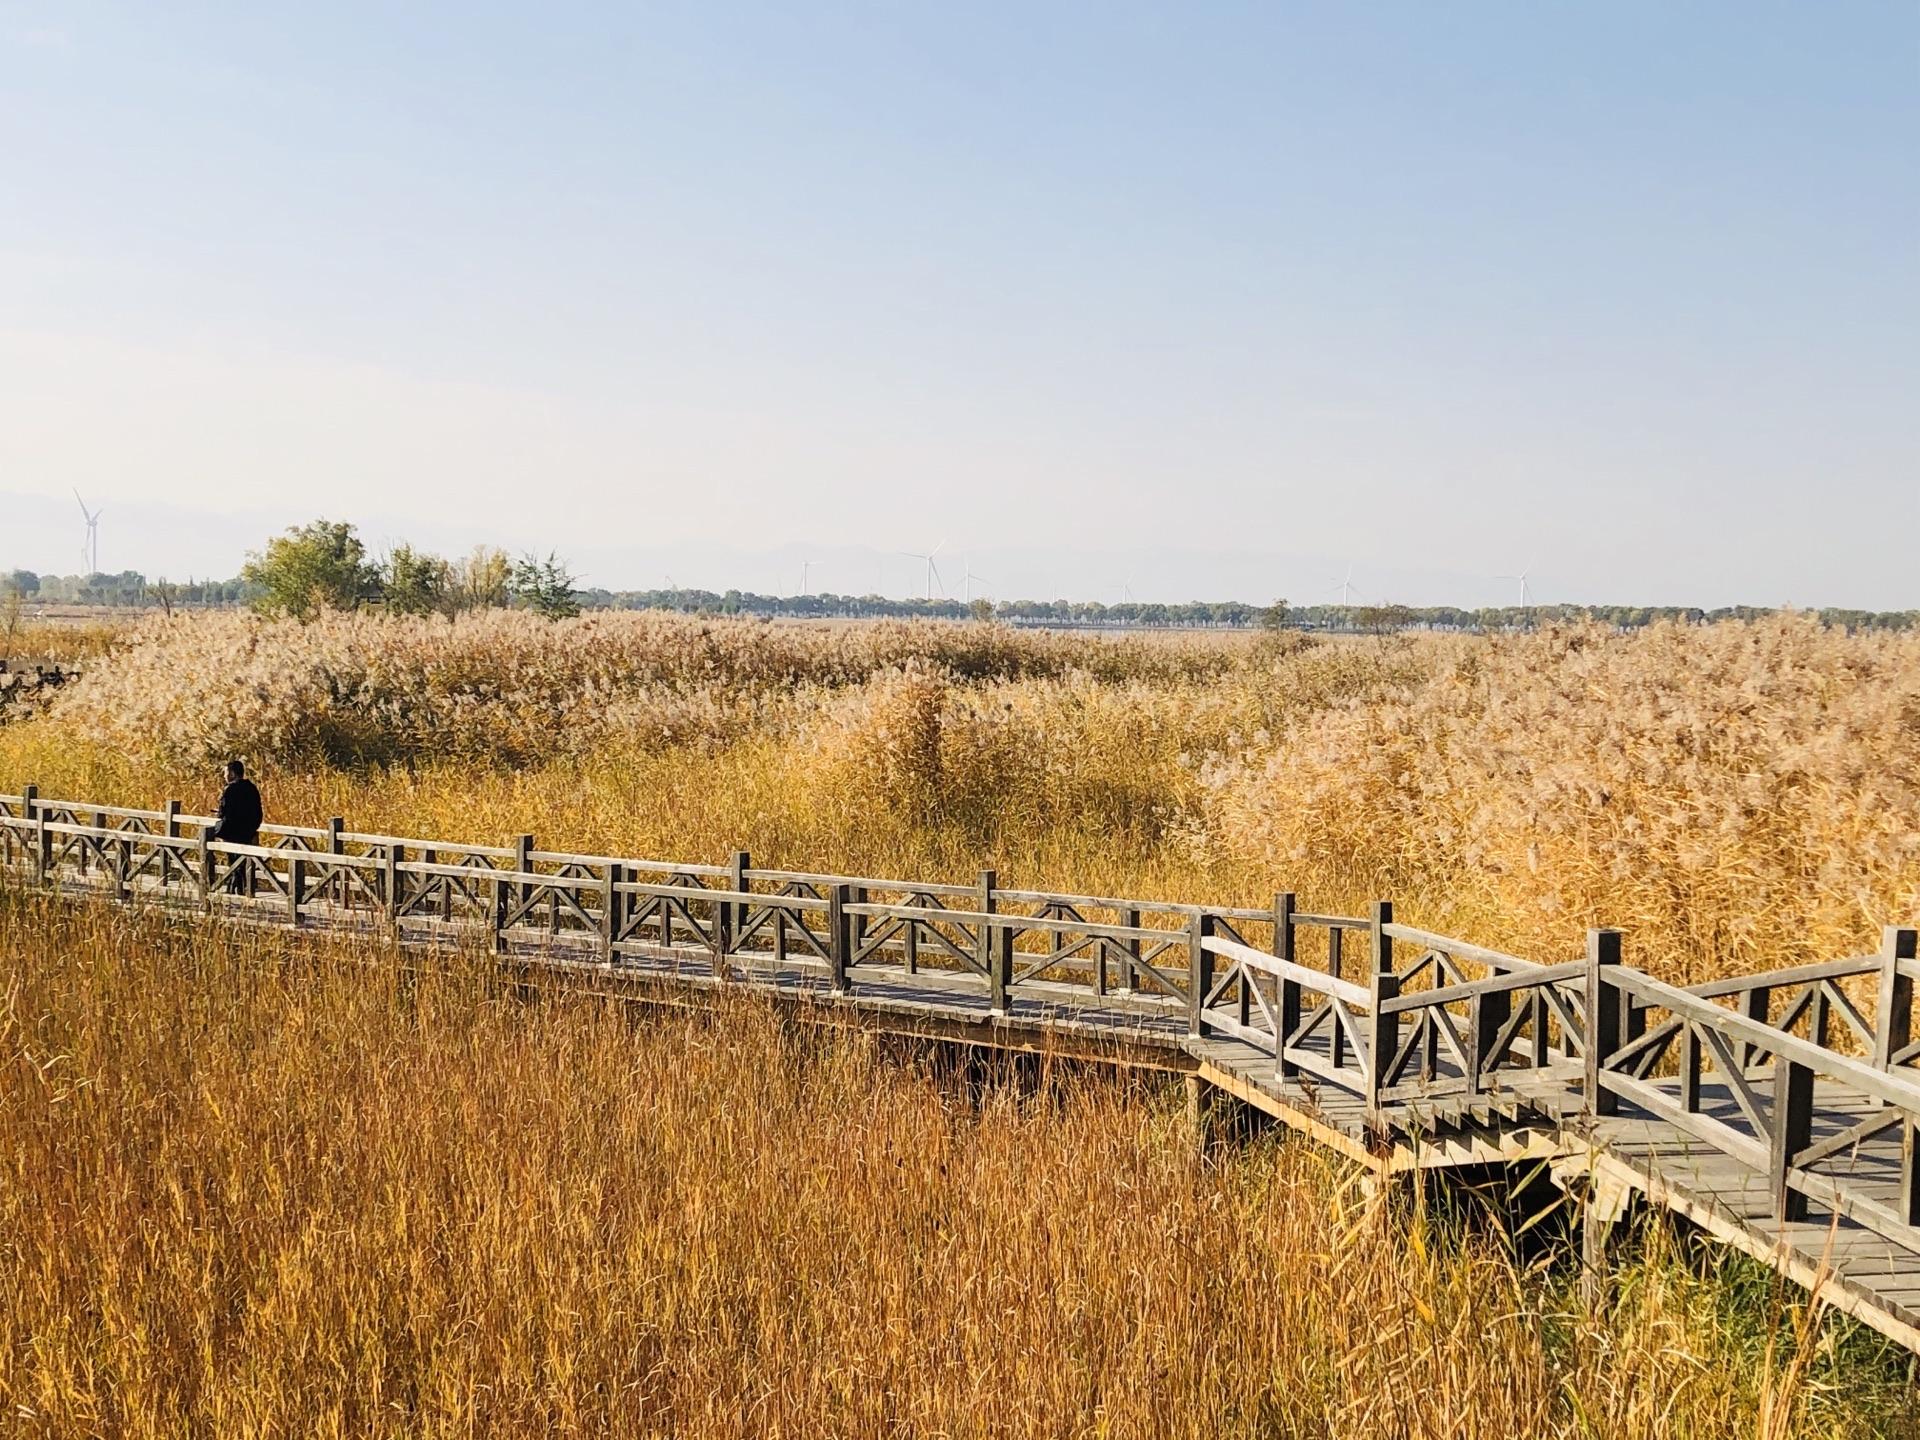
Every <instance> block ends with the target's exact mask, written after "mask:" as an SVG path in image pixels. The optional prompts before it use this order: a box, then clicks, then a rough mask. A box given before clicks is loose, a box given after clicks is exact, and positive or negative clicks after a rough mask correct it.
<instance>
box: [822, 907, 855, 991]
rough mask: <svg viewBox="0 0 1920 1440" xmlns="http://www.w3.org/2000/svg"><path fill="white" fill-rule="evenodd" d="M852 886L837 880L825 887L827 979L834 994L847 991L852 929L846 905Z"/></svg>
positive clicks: (851, 952) (851, 955)
mask: <svg viewBox="0 0 1920 1440" xmlns="http://www.w3.org/2000/svg"><path fill="white" fill-rule="evenodd" d="M852 893H853V887H852V886H851V885H848V884H847V883H846V882H845V881H839V882H836V883H834V884H832V885H829V886H828V887H827V979H828V988H829V989H831V990H832V991H833V993H834V994H836V995H844V994H846V993H847V966H848V964H850V963H851V961H852V957H853V931H852V929H851V928H850V927H849V924H848V919H849V917H848V915H847V905H848V903H849V897H850V896H851V895H852Z"/></svg>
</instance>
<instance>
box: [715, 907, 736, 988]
mask: <svg viewBox="0 0 1920 1440" xmlns="http://www.w3.org/2000/svg"><path fill="white" fill-rule="evenodd" d="M712 949H713V956H712V960H713V973H714V974H715V975H716V976H717V977H718V978H720V979H722V980H724V979H726V978H727V956H728V955H730V954H732V953H733V901H731V900H718V901H715V902H714V906H713V946H712Z"/></svg>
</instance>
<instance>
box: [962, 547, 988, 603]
mask: <svg viewBox="0 0 1920 1440" xmlns="http://www.w3.org/2000/svg"><path fill="white" fill-rule="evenodd" d="M962 564H963V565H964V566H965V568H966V578H965V579H964V580H963V581H962V582H961V589H962V593H964V594H965V596H966V600H967V604H969V605H971V604H973V582H974V581H976V580H978V581H981V582H982V583H983V584H987V585H991V584H992V583H993V582H992V581H991V580H988V579H987V577H986V576H984V575H976V574H974V573H973V556H971V555H968V556H967V557H966V558H965V560H964V561H962Z"/></svg>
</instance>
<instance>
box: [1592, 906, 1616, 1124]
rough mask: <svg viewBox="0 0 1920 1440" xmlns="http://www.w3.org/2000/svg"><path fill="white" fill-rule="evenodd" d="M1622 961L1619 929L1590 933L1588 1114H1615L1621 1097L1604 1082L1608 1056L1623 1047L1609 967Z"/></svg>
mask: <svg viewBox="0 0 1920 1440" xmlns="http://www.w3.org/2000/svg"><path fill="white" fill-rule="evenodd" d="M1619 963H1620V932H1619V931H1618V930H1589V931H1588V932H1587V1113H1588V1114H1590V1115H1614V1114H1617V1113H1618V1112H1619V1109H1620V1097H1619V1096H1617V1095H1615V1094H1614V1093H1613V1092H1612V1091H1610V1090H1608V1089H1607V1088H1606V1086H1605V1085H1603V1084H1602V1083H1601V1076H1602V1075H1603V1074H1604V1073H1605V1071H1606V1068H1607V1057H1608V1056H1609V1055H1612V1054H1613V1053H1614V1052H1615V1051H1616V1050H1618V1049H1619V1048H1620V1033H1621V1025H1620V988H1619V987H1618V986H1617V985H1615V984H1613V983H1612V981H1611V978H1610V977H1609V975H1608V974H1607V967H1609V966H1617V965H1618V964H1619Z"/></svg>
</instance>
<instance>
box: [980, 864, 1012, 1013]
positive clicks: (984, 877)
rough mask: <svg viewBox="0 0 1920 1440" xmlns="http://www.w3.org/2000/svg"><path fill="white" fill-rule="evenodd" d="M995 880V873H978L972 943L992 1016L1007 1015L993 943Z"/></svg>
mask: <svg viewBox="0 0 1920 1440" xmlns="http://www.w3.org/2000/svg"><path fill="white" fill-rule="evenodd" d="M999 880H1000V877H999V875H998V873H996V872H995V871H992V870H982V871H981V872H980V884H979V888H978V889H977V890H976V891H975V894H974V901H973V903H974V906H975V908H976V911H977V913H978V916H979V918H978V920H976V922H975V925H976V927H977V932H978V933H977V935H976V938H975V941H974V943H975V945H976V946H977V947H978V950H979V956H978V959H979V964H980V970H981V973H982V974H984V975H985V976H986V977H987V990H988V994H989V995H990V996H991V997H992V998H991V1004H990V1008H991V1009H992V1011H993V1013H994V1014H996V1015H1004V1014H1006V1013H1007V976H1006V972H1005V971H1004V970H1002V968H1001V966H1000V964H999V958H1000V957H999V951H998V950H997V949H996V947H995V946H994V943H993V935H994V931H993V914H994V909H995V907H996V906H997V905H998V904H999V903H1000V902H999V897H998V894H997V886H998V884H999Z"/></svg>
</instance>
